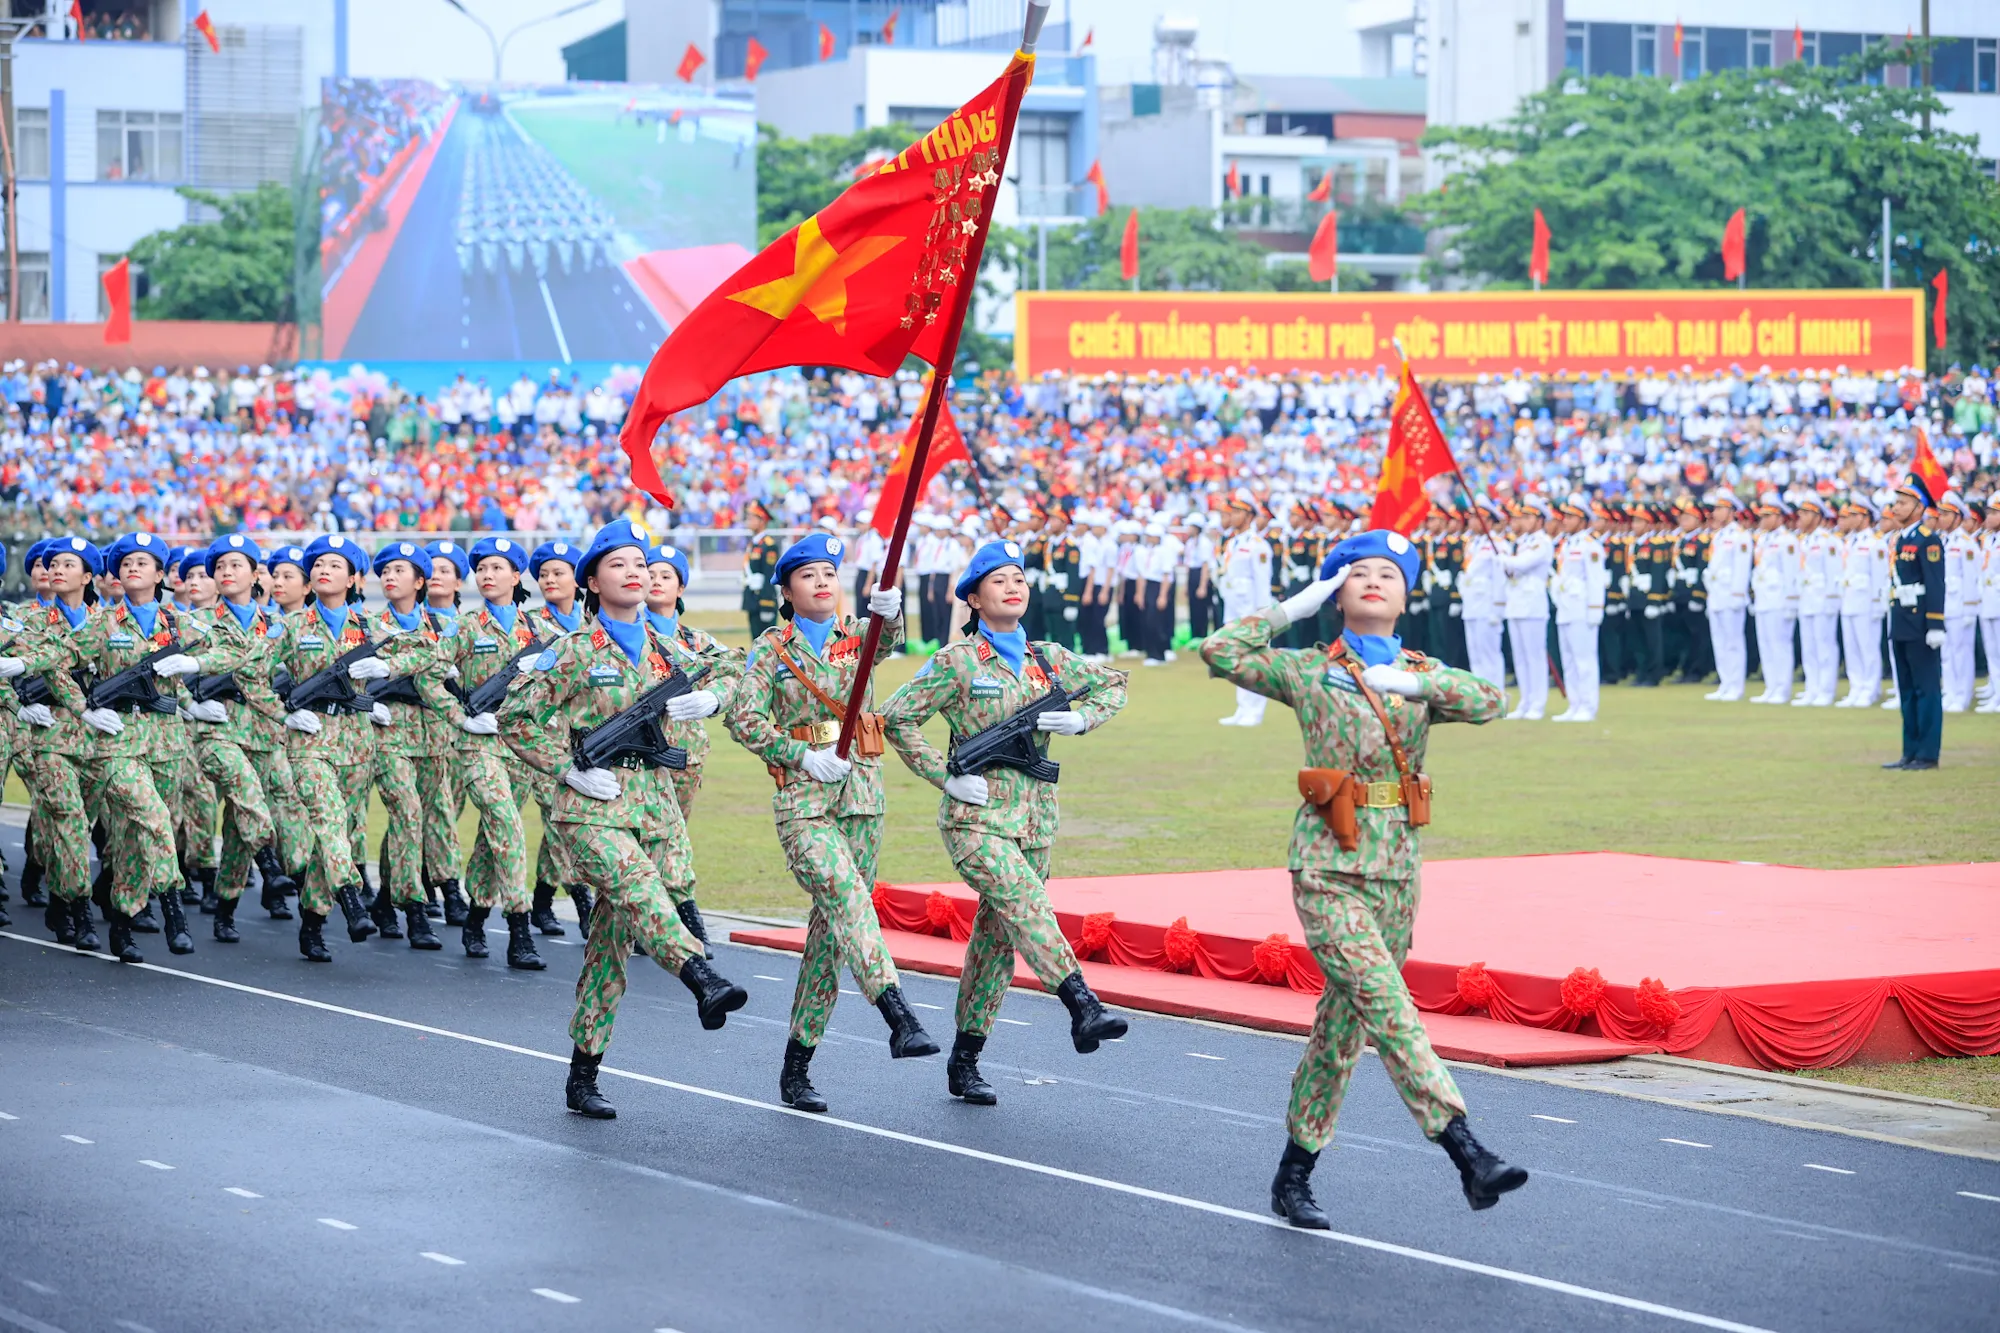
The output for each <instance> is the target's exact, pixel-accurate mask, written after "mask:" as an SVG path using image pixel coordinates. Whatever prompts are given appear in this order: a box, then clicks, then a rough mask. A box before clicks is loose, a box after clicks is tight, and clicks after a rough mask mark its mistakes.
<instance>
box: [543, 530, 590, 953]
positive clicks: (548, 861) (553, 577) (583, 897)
mask: <svg viewBox="0 0 2000 1333" xmlns="http://www.w3.org/2000/svg"><path fill="white" fill-rule="evenodd" d="M582 559H583V548H582V547H581V546H579V545H577V544H576V543H574V542H570V541H565V540H563V539H561V538H557V539H556V540H555V541H547V542H543V543H542V544H541V545H540V546H537V547H536V548H535V551H534V554H532V555H530V556H529V557H528V577H529V578H531V579H533V580H534V581H535V583H536V585H537V586H538V587H540V588H541V590H542V604H541V606H539V607H537V608H535V610H534V611H533V612H532V613H531V614H532V615H533V617H534V619H535V621H536V624H537V626H538V628H537V629H536V634H537V636H538V637H540V638H541V639H542V640H543V641H544V642H549V643H553V642H554V641H555V640H557V639H560V638H561V637H562V636H563V635H565V634H574V633H576V632H577V631H578V630H579V629H581V628H583V625H584V621H585V619H586V618H587V617H586V614H585V612H584V609H583V589H582V588H581V587H580V586H578V584H577V581H576V567H577V564H578V562H580V561H581V560H582ZM550 744H551V745H553V746H555V747H556V748H558V749H560V748H561V741H560V738H554V737H551V738H550ZM536 776H537V777H538V778H539V779H540V781H539V783H538V785H537V786H536V788H535V800H536V802H537V804H538V805H539V806H540V809H541V812H542V845H541V847H540V848H539V849H537V851H536V853H535V902H536V903H537V904H539V903H542V902H543V892H544V888H545V886H557V885H559V886H561V887H562V889H563V890H564V891H565V892H566V893H568V894H569V900H570V902H571V903H572V904H574V905H575V907H576V921H577V929H578V930H580V931H582V932H583V933H584V934H586V935H588V934H589V933H590V890H589V889H587V888H585V887H584V886H583V884H582V883H581V882H579V881H578V879H577V877H576V867H575V865H574V864H573V863H572V862H571V860H570V858H569V854H568V853H567V852H566V851H564V850H563V845H562V839H561V838H558V837H557V836H556V824H555V799H556V786H557V784H556V783H555V782H554V781H553V780H551V779H550V778H549V777H548V776H547V775H546V774H537V775H536ZM548 901H549V902H553V901H554V895H553V893H551V894H550V895H549V898H548ZM533 911H534V909H533V908H532V907H531V908H530V913H531V915H532V914H533ZM553 922H554V916H553V914H552V913H551V914H550V916H549V917H548V923H549V924H553ZM536 928H537V929H539V930H541V931H542V933H543V934H548V933H550V932H549V930H548V929H547V926H546V925H545V924H544V923H542V922H537V923H536ZM554 933H556V934H562V933H564V932H563V928H562V927H561V926H556V927H555V932H554Z"/></svg>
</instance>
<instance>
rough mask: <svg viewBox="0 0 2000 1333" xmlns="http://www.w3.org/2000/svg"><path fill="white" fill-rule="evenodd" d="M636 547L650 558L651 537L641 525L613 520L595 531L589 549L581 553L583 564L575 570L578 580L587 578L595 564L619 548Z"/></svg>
mask: <svg viewBox="0 0 2000 1333" xmlns="http://www.w3.org/2000/svg"><path fill="white" fill-rule="evenodd" d="M625 546H636V547H638V548H639V549H640V550H641V551H643V552H645V553H647V556H648V558H649V559H650V558H651V552H652V549H653V535H652V534H651V533H650V532H647V531H646V525H645V524H643V523H634V522H633V521H632V520H631V519H629V518H614V519H612V520H611V521H610V522H609V523H606V524H605V525H604V526H603V527H601V528H599V529H598V530H597V535H596V536H595V537H592V538H591V539H590V549H589V550H587V551H585V552H584V553H583V563H582V564H581V565H578V566H577V568H576V576H577V577H578V578H586V579H587V578H589V577H590V571H591V570H593V569H596V568H597V562H598V561H600V560H602V559H603V558H604V557H605V556H607V555H610V554H611V553H612V552H613V551H616V550H618V549H619V548H620V547H625Z"/></svg>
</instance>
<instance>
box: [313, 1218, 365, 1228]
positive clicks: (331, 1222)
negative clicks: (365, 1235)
mask: <svg viewBox="0 0 2000 1333" xmlns="http://www.w3.org/2000/svg"><path fill="white" fill-rule="evenodd" d="M319 1224H320V1225H321V1226H323V1227H332V1228H333V1229H334V1230H335V1231H359V1230H361V1228H360V1227H357V1226H355V1225H354V1223H352V1222H343V1221H341V1220H340V1219H339V1218H337V1217H322V1218H320V1219H319Z"/></svg>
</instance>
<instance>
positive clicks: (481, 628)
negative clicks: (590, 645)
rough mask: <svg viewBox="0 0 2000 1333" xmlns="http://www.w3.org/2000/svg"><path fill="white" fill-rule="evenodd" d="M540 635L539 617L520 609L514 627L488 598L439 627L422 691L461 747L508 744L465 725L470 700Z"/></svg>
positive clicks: (422, 676)
mask: <svg viewBox="0 0 2000 1333" xmlns="http://www.w3.org/2000/svg"><path fill="white" fill-rule="evenodd" d="M538 635H539V636H542V637H546V635H544V634H543V626H542V623H541V622H540V621H539V620H538V619H537V618H536V617H534V616H531V615H529V614H528V613H527V612H526V611H525V610H522V609H520V608H518V607H517V608H516V609H515V612H514V628H513V629H512V630H508V629H506V628H504V627H502V625H501V624H500V622H499V621H498V620H496V619H494V617H493V613H492V611H490V610H488V609H487V606H486V603H485V602H484V601H483V600H482V601H481V602H480V603H479V605H478V606H476V607H474V608H473V609H472V610H470V611H462V612H460V613H459V616H458V621H457V623H456V624H452V625H446V626H444V627H442V628H440V629H439V630H438V637H437V642H436V644H435V645H434V646H433V648H432V650H431V662H430V665H429V666H428V667H427V668H426V669H425V670H424V671H423V672H422V673H421V674H420V675H418V677H417V693H418V694H420V695H422V696H423V699H424V702H425V703H426V704H428V705H430V707H431V710H432V711H433V712H434V713H435V714H436V715H437V717H438V718H439V719H441V720H442V722H443V723H444V726H445V728H446V729H448V730H449V731H450V732H451V734H452V735H453V737H454V738H455V743H456V744H457V746H458V748H459V749H461V750H481V749H490V750H494V751H499V750H503V749H504V748H505V746H504V744H503V743H502V742H501V740H500V738H499V737H497V736H475V735H473V734H472V733H471V732H469V731H467V730H465V728H464V727H462V726H460V725H459V724H460V723H461V722H463V721H464V720H465V718H466V717H467V715H468V714H467V710H466V706H465V703H464V698H469V697H470V696H471V694H472V692H473V691H474V690H476V689H478V688H479V687H480V686H481V685H484V684H485V683H486V681H487V678H488V677H490V676H492V675H493V673H494V672H496V671H498V670H499V669H500V668H501V667H504V666H506V665H507V664H508V663H509V662H511V661H513V660H514V659H516V658H518V657H520V656H521V655H522V654H523V653H525V652H527V650H528V645H529V644H530V643H532V642H534V640H535V639H536V637H537V636H538ZM614 651H615V650H614ZM454 669H456V670H457V672H458V689H459V694H453V693H452V692H451V690H449V689H447V688H446V685H445V682H446V681H447V680H448V679H449V673H450V672H451V671H452V670H454ZM527 674H528V673H526V672H522V673H521V675H520V676H516V677H515V678H514V683H513V684H512V685H511V686H509V687H508V691H507V692H508V695H509V696H510V697H511V696H512V695H513V694H514V692H515V691H517V690H519V689H520V688H521V678H522V676H525V675H527ZM461 696H463V697H461Z"/></svg>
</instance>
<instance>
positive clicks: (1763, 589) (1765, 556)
mask: <svg viewBox="0 0 2000 1333" xmlns="http://www.w3.org/2000/svg"><path fill="white" fill-rule="evenodd" d="M1752 560H1753V564H1752V567H1751V570H1750V614H1751V615H1752V616H1753V617H1754V618H1755V619H1756V621H1757V658H1758V664H1759V667H1760V669H1761V670H1762V671H1763V673H1764V692H1763V693H1762V694H1760V695H1758V696H1757V697H1756V698H1755V699H1753V700H1751V702H1752V703H1760V704H1782V703H1789V702H1790V701H1791V698H1792V673H1793V671H1794V670H1795V669H1796V667H1797V661H1796V659H1795V658H1794V657H1793V655H1792V630H1793V628H1794V627H1795V626H1796V625H1797V623H1798V617H1799V542H1798V537H1797V536H1796V535H1795V534H1793V533H1791V532H1787V531H1786V530H1785V529H1783V528H1774V529H1772V530H1771V531H1770V532H1759V533H1756V534H1755V545H1754V547H1753V549H1752Z"/></svg>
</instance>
